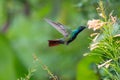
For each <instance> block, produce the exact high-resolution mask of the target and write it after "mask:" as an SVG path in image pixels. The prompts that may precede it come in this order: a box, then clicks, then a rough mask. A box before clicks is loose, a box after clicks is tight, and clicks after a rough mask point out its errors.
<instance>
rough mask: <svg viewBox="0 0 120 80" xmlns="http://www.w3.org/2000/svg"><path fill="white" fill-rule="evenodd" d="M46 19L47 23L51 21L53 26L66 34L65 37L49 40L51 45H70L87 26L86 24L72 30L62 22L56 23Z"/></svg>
mask: <svg viewBox="0 0 120 80" xmlns="http://www.w3.org/2000/svg"><path fill="white" fill-rule="evenodd" d="M45 21H46V22H47V23H49V24H50V25H51V26H53V27H54V28H55V29H57V30H58V31H59V32H60V33H61V34H62V35H63V36H64V37H63V38H60V39H55V40H48V42H49V47H52V46H57V45H59V44H66V45H68V44H69V43H71V42H72V41H73V40H74V39H75V38H76V37H77V35H78V34H79V33H80V32H81V31H82V30H84V29H85V28H86V27H85V26H80V27H78V28H77V29H75V30H70V29H68V28H66V27H65V26H64V25H62V24H61V23H56V22H53V21H51V20H49V19H45Z"/></svg>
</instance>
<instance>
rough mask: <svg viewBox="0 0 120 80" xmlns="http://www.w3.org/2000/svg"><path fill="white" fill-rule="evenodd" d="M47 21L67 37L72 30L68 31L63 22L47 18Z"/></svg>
mask: <svg viewBox="0 0 120 80" xmlns="http://www.w3.org/2000/svg"><path fill="white" fill-rule="evenodd" d="M45 21H46V22H48V23H49V24H50V25H52V26H53V27H54V28H55V29H57V30H58V31H59V32H60V33H61V34H63V36H64V37H67V36H68V35H69V32H70V30H69V31H68V30H67V29H66V28H65V27H64V25H62V24H61V23H56V22H53V21H51V20H49V19H45Z"/></svg>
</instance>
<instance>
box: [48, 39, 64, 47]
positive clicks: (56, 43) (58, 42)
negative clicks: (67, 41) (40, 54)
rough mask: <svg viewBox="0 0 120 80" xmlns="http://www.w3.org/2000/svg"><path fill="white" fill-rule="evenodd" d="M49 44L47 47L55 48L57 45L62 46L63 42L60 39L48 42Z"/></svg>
mask: <svg viewBox="0 0 120 80" xmlns="http://www.w3.org/2000/svg"><path fill="white" fill-rule="evenodd" d="M48 42H49V47H53V46H57V45H59V44H63V43H64V42H63V41H62V40H60V39H58V40H48Z"/></svg>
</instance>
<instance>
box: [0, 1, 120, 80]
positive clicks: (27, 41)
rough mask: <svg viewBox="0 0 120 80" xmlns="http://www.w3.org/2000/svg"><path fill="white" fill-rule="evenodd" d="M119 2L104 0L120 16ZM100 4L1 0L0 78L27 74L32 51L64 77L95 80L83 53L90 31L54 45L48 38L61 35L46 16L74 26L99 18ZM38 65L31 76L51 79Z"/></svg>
mask: <svg viewBox="0 0 120 80" xmlns="http://www.w3.org/2000/svg"><path fill="white" fill-rule="evenodd" d="M119 2H120V1H119V0H105V1H104V3H105V6H106V10H107V11H108V13H109V12H111V11H112V10H115V15H118V17H119V16H120V14H119V13H120V9H119V7H120V5H119ZM97 5H98V0H0V30H1V32H0V80H16V79H18V78H20V77H24V76H25V75H26V74H28V69H29V68H30V67H31V66H34V64H33V61H34V60H33V56H32V55H33V54H36V55H37V56H38V57H39V58H40V60H41V61H42V63H44V64H45V65H47V66H48V67H49V69H50V70H51V71H52V73H54V74H55V75H57V76H58V77H59V78H60V79H61V80H76V79H77V80H88V79H89V80H96V79H97V76H95V75H93V74H94V73H93V71H91V70H89V63H90V61H92V59H91V58H88V59H84V57H83V54H84V53H85V52H88V51H89V49H88V46H89V43H90V40H89V34H90V33H91V31H90V30H87V29H86V30H85V31H83V32H81V34H79V36H78V37H77V39H76V40H75V41H74V42H73V43H71V44H70V45H69V46H66V45H60V46H57V47H52V48H51V47H48V41H47V40H49V39H56V38H59V37H62V36H61V35H60V34H59V33H58V32H57V31H56V30H55V29H53V28H52V27H51V26H50V25H49V24H47V23H46V22H45V21H44V18H50V19H52V20H53V21H58V22H61V23H62V24H64V25H66V26H70V28H72V29H74V28H76V27H78V26H80V25H86V23H87V21H88V20H89V19H93V18H98V16H97V12H96V8H97ZM96 59H97V58H96ZM36 68H37V71H36V72H34V74H33V75H32V78H31V80H48V79H49V75H48V74H47V72H46V71H44V70H43V69H42V68H41V67H40V66H38V67H36ZM90 75H93V79H92V78H91V79H90ZM87 77H88V78H87ZM91 77H92V76H91Z"/></svg>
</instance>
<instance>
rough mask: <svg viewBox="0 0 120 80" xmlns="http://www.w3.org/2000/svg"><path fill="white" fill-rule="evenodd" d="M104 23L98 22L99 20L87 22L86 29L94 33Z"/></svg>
mask: <svg viewBox="0 0 120 80" xmlns="http://www.w3.org/2000/svg"><path fill="white" fill-rule="evenodd" d="M105 24H106V23H105V22H102V21H100V20H99V19H93V20H89V21H88V23H87V25H88V29H93V30H94V31H95V30H97V29H100V28H101V27H103V26H104V25H105Z"/></svg>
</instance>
